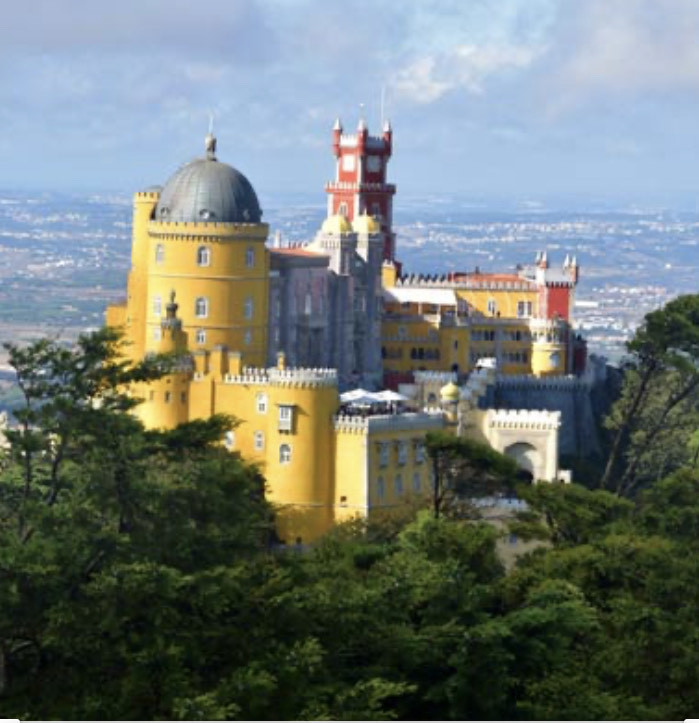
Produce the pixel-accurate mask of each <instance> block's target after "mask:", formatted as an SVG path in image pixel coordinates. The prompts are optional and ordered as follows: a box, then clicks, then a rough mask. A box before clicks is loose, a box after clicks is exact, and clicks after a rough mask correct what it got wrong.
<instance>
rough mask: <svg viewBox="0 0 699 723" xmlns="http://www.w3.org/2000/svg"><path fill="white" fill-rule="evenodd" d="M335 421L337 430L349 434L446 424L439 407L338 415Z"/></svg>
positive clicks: (430, 427) (425, 427) (426, 427)
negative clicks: (422, 409) (423, 409)
mask: <svg viewBox="0 0 699 723" xmlns="http://www.w3.org/2000/svg"><path fill="white" fill-rule="evenodd" d="M334 421H335V431H336V432H344V433H347V434H372V433H378V432H382V433H385V432H407V431H410V432H421V431H425V432H427V431H430V430H433V429H441V428H442V427H443V426H444V412H443V410H441V409H439V408H432V409H430V410H429V411H427V410H426V411H423V412H406V413H404V414H378V415H372V416H369V417H362V416H358V415H338V416H336V417H335V420H334Z"/></svg>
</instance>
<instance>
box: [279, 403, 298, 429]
mask: <svg viewBox="0 0 699 723" xmlns="http://www.w3.org/2000/svg"><path fill="white" fill-rule="evenodd" d="M293 428H294V405H293V404H280V405H279V424H278V429H279V431H280V432H291V430H292V429H293Z"/></svg>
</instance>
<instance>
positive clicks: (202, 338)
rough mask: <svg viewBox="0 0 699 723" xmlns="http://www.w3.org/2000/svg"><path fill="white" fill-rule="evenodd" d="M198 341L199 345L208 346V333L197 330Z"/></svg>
mask: <svg viewBox="0 0 699 723" xmlns="http://www.w3.org/2000/svg"><path fill="white" fill-rule="evenodd" d="M196 339H197V344H206V331H204V329H197V334H196Z"/></svg>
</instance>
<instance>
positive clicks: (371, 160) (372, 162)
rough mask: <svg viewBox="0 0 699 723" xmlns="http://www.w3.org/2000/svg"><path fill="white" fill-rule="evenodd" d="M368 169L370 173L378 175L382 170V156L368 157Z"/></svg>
mask: <svg viewBox="0 0 699 723" xmlns="http://www.w3.org/2000/svg"><path fill="white" fill-rule="evenodd" d="M366 169H367V171H369V172H370V173H378V172H379V171H380V170H381V156H368V157H367V159H366Z"/></svg>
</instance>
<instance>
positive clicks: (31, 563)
mask: <svg viewBox="0 0 699 723" xmlns="http://www.w3.org/2000/svg"><path fill="white" fill-rule="evenodd" d="M119 345H120V340H119V338H118V336H117V335H116V334H114V333H113V332H112V331H109V330H103V331H100V332H97V333H94V334H90V335H86V336H84V337H82V338H81V339H80V341H79V343H78V345H77V346H75V347H73V348H66V347H64V346H62V345H61V344H59V343H57V342H55V341H50V340H44V341H41V342H37V343H36V344H33V345H31V346H29V347H27V348H17V347H14V346H11V345H10V346H9V352H10V359H11V363H12V365H13V366H14V368H15V369H16V371H17V375H18V383H19V387H20V390H21V392H22V395H23V404H22V405H21V406H20V407H19V408H18V409H17V410H16V411H15V417H16V420H17V423H18V425H17V427H16V428H14V430H13V431H11V432H9V433H8V441H9V447H8V449H7V450H6V452H5V453H4V456H3V458H2V468H1V470H0V602H1V604H0V714H1V715H2V716H3V717H19V718H25V719H26V718H33V719H44V720H46V719H64V720H71V719H112V720H129V719H130V720H134V719H146V720H148V719H155V720H157V719H189V720H198V719H199V720H202V719H203V720H206V719H212V720H214V719H236V718H241V719H249V720H250V719H251V720H295V719H315V720H323V719H337V720H356V719H388V720H390V719H398V720H400V719H413V720H431V719H436V720H441V719H447V720H448V719H457V720H468V719H481V720H482V719H486V720H487V719H496V720H508V719H509V720H513V719H552V718H554V719H577V720H590V719H606V720H618V719H626V720H629V719H666V720H673V719H675V720H678V719H684V718H686V717H689V716H691V715H693V714H694V712H695V711H697V710H699V687H698V686H697V685H696V675H697V672H696V671H697V670H699V645H697V644H695V643H697V641H699V618H697V615H696V610H697V606H698V605H699V470H698V469H697V468H696V462H697V457H698V455H699V443H698V441H697V435H696V430H697V429H698V428H699V418H698V416H697V412H698V410H699V392H697V389H698V388H699V366H697V362H698V361H699V297H696V296H691V297H680V298H679V299H677V300H676V301H674V302H671V304H669V305H668V306H667V307H666V308H665V309H663V310H661V311H658V312H653V314H649V315H648V317H646V321H645V323H644V325H643V326H642V327H641V328H640V329H639V331H638V333H637V335H636V337H635V339H634V340H633V342H632V343H631V344H630V345H629V357H628V362H627V365H626V368H625V375H624V383H623V387H622V390H621V393H620V396H619V399H618V400H617V401H616V402H615V404H614V406H613V408H612V410H611V413H610V415H609V417H608V418H607V420H606V427H607V435H608V454H607V457H606V460H605V464H604V465H602V468H601V469H600V473H599V475H597V476H595V477H594V478H592V479H584V480H580V482H581V483H584V485H583V484H571V485H559V484H541V485H534V486H531V485H524V484H521V483H518V481H517V475H516V470H514V468H513V467H512V465H511V464H510V463H509V461H508V460H505V459H504V458H501V457H499V455H495V454H494V453H489V452H486V451H484V450H483V449H482V448H479V447H478V446H477V445H472V444H470V443H462V442H461V441H460V440H449V439H447V438H444V437H434V438H432V439H431V440H430V450H431V454H432V455H433V460H434V464H435V467H436V469H437V470H438V472H439V473H438V475H437V481H438V486H439V488H438V489H436V490H435V492H434V494H432V495H430V496H429V498H427V499H426V500H425V501H424V505H422V507H421V506H420V505H417V504H416V505H415V506H414V509H411V511H410V514H406V515H404V516H403V518H401V519H399V520H397V519H394V520H378V521H376V522H371V523H364V522H356V523H351V524H347V525H344V526H339V527H337V528H336V529H335V530H334V531H333V532H332V533H331V534H329V535H328V536H327V537H326V538H324V539H323V540H321V541H320V542H319V543H318V544H316V545H315V546H313V547H312V548H311V549H308V550H304V551H300V550H281V549H280V548H279V547H278V546H276V545H275V544H274V532H273V530H274V510H273V509H272V508H270V506H269V505H268V504H267V503H266V502H265V498H264V479H263V477H262V475H261V474H260V473H259V471H258V470H256V469H255V468H254V467H252V466H250V465H249V464H246V463H245V462H244V461H243V460H241V459H240V457H239V456H238V455H236V454H235V453H231V452H229V451H227V450H226V449H225V447H223V446H222V445H221V444H219V440H220V438H221V435H222V433H223V430H225V429H228V428H230V426H231V424H233V423H234V421H233V420H231V419H229V418H219V417H215V418H213V419H211V420H209V421H206V422H195V423H190V424H187V425H184V426H183V427H180V428H178V429H176V430H174V431H171V432H153V431H146V430H144V429H143V427H142V426H141V425H140V423H139V422H138V421H137V420H136V419H135V417H134V416H133V415H132V414H131V413H130V412H131V410H132V409H133V405H134V404H135V401H134V400H133V399H131V398H130V397H129V396H127V395H126V394H125V393H124V389H125V388H126V387H127V386H128V385H129V384H131V383H133V382H138V381H144V380H148V379H151V378H155V377H157V376H158V375H161V374H163V373H165V372H166V371H167V369H168V364H169V360H168V359H158V358H154V359H149V360H148V361H147V362H145V363H143V364H140V365H137V366H130V365H128V364H126V363H124V362H123V361H121V357H120V355H119ZM512 485H516V486H517V493H518V495H519V496H520V497H521V498H522V499H524V500H525V501H526V502H527V505H528V508H527V510H526V512H522V513H520V514H519V515H518V517H517V519H515V520H513V522H512V530H511V532H512V533H516V534H517V535H518V536H519V537H521V538H525V539H535V540H540V541H541V542H542V543H543V544H541V545H540V546H539V547H537V548H536V549H535V550H534V551H533V552H531V553H529V554H527V555H525V556H523V557H522V558H520V560H519V561H518V564H517V565H516V566H514V567H511V568H510V569H506V568H505V567H504V565H503V564H502V561H501V559H500V557H499V555H498V550H497V547H496V543H497V540H498V536H499V535H500V534H502V533H501V532H499V531H498V530H497V529H496V528H495V527H494V526H492V525H491V524H489V523H487V522H486V521H484V520H481V519H479V518H478V515H477V510H475V509H474V508H473V507H472V506H470V505H468V504H465V503H464V501H465V500H466V501H467V500H468V499H469V498H470V497H472V496H476V495H478V494H483V493H487V494H492V493H493V492H494V491H496V490H497V489H504V488H506V487H507V488H509V487H511V486H512ZM695 552H697V553H698V554H697V555H695V554H694V553H695Z"/></svg>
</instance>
